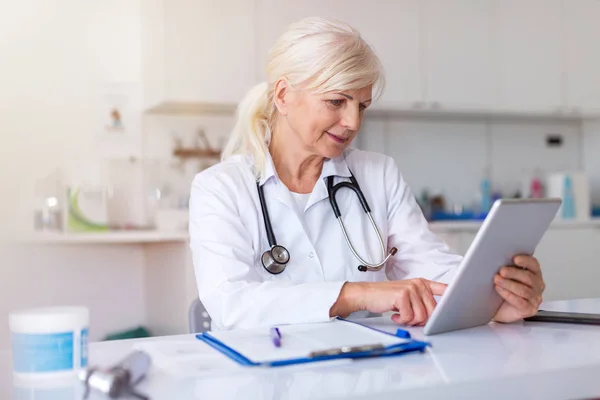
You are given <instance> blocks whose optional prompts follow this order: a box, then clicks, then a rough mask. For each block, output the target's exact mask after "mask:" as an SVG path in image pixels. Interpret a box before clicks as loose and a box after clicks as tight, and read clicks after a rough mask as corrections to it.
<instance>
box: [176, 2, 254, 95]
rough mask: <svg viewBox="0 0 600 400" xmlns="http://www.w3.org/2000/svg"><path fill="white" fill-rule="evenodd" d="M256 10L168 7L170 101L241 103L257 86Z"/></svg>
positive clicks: (246, 6) (231, 5) (225, 5)
mask: <svg viewBox="0 0 600 400" xmlns="http://www.w3.org/2000/svg"><path fill="white" fill-rule="evenodd" d="M253 9H254V4H253V2H252V1H248V0H222V1H218V2H217V1H210V0H169V1H165V2H164V21H165V22H164V46H165V47H164V49H165V50H164V62H165V71H164V73H165V81H166V84H165V95H166V100H174V101H207V102H235V103H237V102H239V101H240V100H241V99H242V97H243V95H244V94H245V93H246V92H247V91H248V90H249V89H250V87H251V86H252V85H253V84H254V83H255V82H256V74H255V70H254V67H255V61H254V56H255V49H254V43H255V42H254V21H253Z"/></svg>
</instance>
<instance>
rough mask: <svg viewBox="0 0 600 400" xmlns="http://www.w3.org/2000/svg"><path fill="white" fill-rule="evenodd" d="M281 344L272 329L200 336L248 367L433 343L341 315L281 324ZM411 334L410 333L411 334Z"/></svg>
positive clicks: (389, 352) (395, 351) (401, 350)
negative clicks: (323, 320)
mask: <svg viewBox="0 0 600 400" xmlns="http://www.w3.org/2000/svg"><path fill="white" fill-rule="evenodd" d="M278 328H279V330H280V332H281V346H280V347H276V346H275V345H274V344H273V342H272V340H271V336H270V334H269V329H265V328H253V329H245V330H231V331H215V332H203V333H200V334H197V335H196V338H197V339H198V340H201V341H203V342H204V343H206V344H208V345H209V346H211V347H212V348H214V349H216V350H217V351H219V352H221V353H222V354H224V355H226V356H227V357H229V358H230V359H232V360H234V361H235V362H237V363H239V364H241V365H243V366H247V367H281V366H287V365H295V364H304V363H312V362H319V361H327V360H335V359H344V358H346V359H347V358H350V359H358V358H367V357H391V356H399V355H402V354H407V353H412V352H424V351H425V349H426V348H427V347H428V346H430V345H431V344H430V343H428V342H424V341H419V340H414V339H411V338H410V337H407V332H406V331H404V330H402V329H399V330H398V331H397V334H396V335H394V334H392V333H389V332H385V331H382V330H378V329H375V328H371V327H369V326H366V325H363V324H360V323H357V322H355V321H349V320H345V319H341V318H337V319H334V320H333V321H328V322H320V323H308V324H296V325H280V326H278ZM408 336H410V335H408Z"/></svg>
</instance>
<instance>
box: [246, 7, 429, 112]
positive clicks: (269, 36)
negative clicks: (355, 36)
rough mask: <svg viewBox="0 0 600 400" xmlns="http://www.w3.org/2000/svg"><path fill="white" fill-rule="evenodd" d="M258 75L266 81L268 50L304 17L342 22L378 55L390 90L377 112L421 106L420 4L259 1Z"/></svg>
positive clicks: (385, 94) (376, 105)
mask: <svg viewBox="0 0 600 400" xmlns="http://www.w3.org/2000/svg"><path fill="white" fill-rule="evenodd" d="M256 9H257V14H256V19H257V24H256V27H257V43H258V56H257V60H258V71H259V76H260V79H261V80H264V79H265V77H266V74H265V65H266V62H267V56H268V52H269V50H270V48H271V47H272V46H273V45H274V43H275V41H276V40H277V38H278V37H279V36H280V35H281V34H282V33H283V32H284V31H285V29H286V28H287V26H288V25H289V24H290V23H292V22H295V21H298V20H300V19H301V18H303V17H308V16H322V17H331V18H335V19H339V20H342V21H344V22H347V23H349V24H351V25H352V26H354V27H355V28H356V29H358V30H359V31H360V33H361V35H362V37H363V38H364V39H365V41H367V42H368V43H369V44H370V45H371V46H372V47H373V49H374V51H375V52H376V53H377V55H378V56H379V58H380V59H381V62H382V64H383V67H384V69H385V72H386V80H387V82H386V89H385V91H384V93H383V96H382V98H381V99H379V101H378V102H376V103H375V104H374V107H402V108H405V107H418V104H417V102H419V101H421V100H422V98H423V95H422V91H421V69H420V64H419V63H420V58H419V57H420V56H419V46H418V44H419V41H418V35H419V13H418V1H417V0H399V1H393V2H392V1H390V2H383V1H382V2H376V3H370V4H366V3H365V2H364V1H357V0H328V1H316V0H310V1H302V2H282V1H277V0H257V8H256Z"/></svg>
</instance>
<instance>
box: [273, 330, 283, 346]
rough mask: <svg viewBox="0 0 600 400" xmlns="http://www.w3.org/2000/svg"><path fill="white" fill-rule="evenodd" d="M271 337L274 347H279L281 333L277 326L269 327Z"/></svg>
mask: <svg viewBox="0 0 600 400" xmlns="http://www.w3.org/2000/svg"><path fill="white" fill-rule="evenodd" d="M271 339H272V340H273V344H274V345H275V347H281V333H280V332H279V328H271Z"/></svg>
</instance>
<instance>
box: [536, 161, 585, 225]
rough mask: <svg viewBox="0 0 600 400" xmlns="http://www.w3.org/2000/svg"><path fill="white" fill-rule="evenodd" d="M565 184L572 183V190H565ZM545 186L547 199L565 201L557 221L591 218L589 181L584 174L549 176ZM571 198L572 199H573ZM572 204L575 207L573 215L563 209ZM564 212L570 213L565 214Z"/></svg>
mask: <svg viewBox="0 0 600 400" xmlns="http://www.w3.org/2000/svg"><path fill="white" fill-rule="evenodd" d="M565 182H570V186H571V187H570V189H569V188H567V189H568V190H565ZM545 186H546V197H557V198H560V199H561V200H562V201H563V204H562V205H561V207H560V209H559V210H558V212H557V213H556V218H557V219H574V220H579V221H586V220H589V219H590V218H591V204H590V203H591V199H590V187H589V180H588V177H587V175H586V174H585V173H584V172H559V173H552V174H549V175H548V176H547V177H546V185H545ZM570 197H572V199H571V198H570ZM571 200H572V203H571ZM570 204H572V205H573V210H572V211H574V212H573V213H571V210H563V207H565V206H569V207H570ZM563 211H569V212H568V213H566V214H565V213H563ZM571 215H572V217H571Z"/></svg>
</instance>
